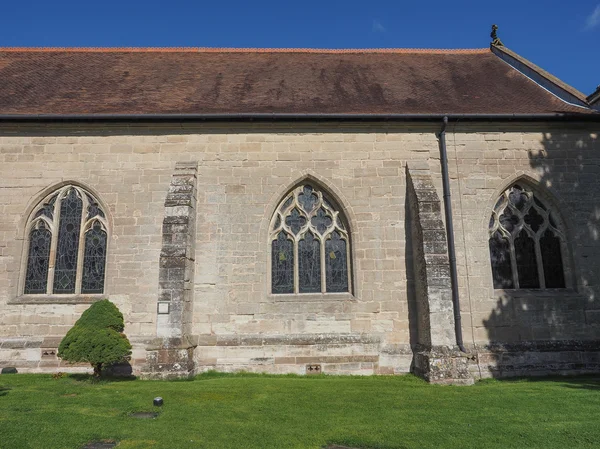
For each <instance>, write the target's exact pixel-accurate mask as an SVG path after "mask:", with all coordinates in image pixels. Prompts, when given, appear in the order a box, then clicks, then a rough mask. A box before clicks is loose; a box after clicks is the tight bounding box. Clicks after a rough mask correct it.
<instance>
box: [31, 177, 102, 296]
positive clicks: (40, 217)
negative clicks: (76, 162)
mask: <svg viewBox="0 0 600 449" xmlns="http://www.w3.org/2000/svg"><path fill="white" fill-rule="evenodd" d="M31 217H32V218H31V219H30V221H29V223H28V226H27V230H28V239H27V242H28V249H27V269H26V274H25V285H24V288H23V293H24V294H26V295H31V294H94V293H103V292H104V273H105V264H106V245H107V222H106V215H105V214H104V212H103V211H102V209H101V208H100V205H99V204H98V201H97V200H96V199H95V198H94V197H93V196H92V195H91V194H90V193H88V192H86V191H85V190H84V189H82V188H81V187H78V186H74V185H67V186H64V187H61V188H60V189H58V190H56V191H54V192H53V193H51V194H50V195H48V196H47V197H46V198H44V199H43V200H42V201H41V202H40V204H38V206H36V208H35V209H34V210H33V213H32V214H31Z"/></svg>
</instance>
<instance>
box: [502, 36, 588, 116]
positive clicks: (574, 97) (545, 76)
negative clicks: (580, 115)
mask: <svg viewBox="0 0 600 449" xmlns="http://www.w3.org/2000/svg"><path fill="white" fill-rule="evenodd" d="M490 49H491V50H492V53H494V54H495V55H496V56H498V57H499V58H500V59H502V60H503V61H504V62H506V63H507V64H509V65H510V66H511V67H513V68H514V69H515V70H517V71H518V72H520V73H522V74H523V75H525V76H526V77H527V78H529V79H531V80H532V81H534V82H535V83H537V84H539V85H540V86H541V87H543V88H544V89H546V90H547V91H549V92H550V93H552V94H554V95H556V96H557V97H558V98H560V99H561V100H563V101H564V102H566V103H570V104H573V105H576V106H581V107H584V108H589V107H590V106H589V103H588V101H587V98H586V96H585V94H583V93H581V92H579V91H578V90H577V89H575V88H574V87H571V86H569V85H568V84H566V83H564V82H563V81H561V80H559V79H558V78H556V77H555V76H554V75H552V74H550V73H548V72H547V71H545V70H544V69H542V68H541V67H538V66H537V65H535V64H534V63H532V62H531V61H529V60H527V59H525V58H523V57H522V56H520V55H518V54H517V53H515V52H514V51H512V50H510V49H508V48H506V47H500V46H496V45H490Z"/></svg>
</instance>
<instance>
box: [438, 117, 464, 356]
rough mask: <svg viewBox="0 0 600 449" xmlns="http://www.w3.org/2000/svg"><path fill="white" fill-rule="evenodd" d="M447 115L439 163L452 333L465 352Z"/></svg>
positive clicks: (441, 132) (440, 134)
mask: <svg viewBox="0 0 600 449" xmlns="http://www.w3.org/2000/svg"><path fill="white" fill-rule="evenodd" d="M447 125H448V117H447V116H446V117H444V122H443V124H442V130H441V131H440V133H439V138H440V163H441V165H442V184H443V189H444V215H445V217H446V234H448V259H449V260H450V283H451V286H452V305H453V306H454V333H455V334H456V345H457V346H458V348H459V349H460V350H461V351H462V352H467V350H466V349H465V346H464V344H463V336H462V324H461V316H460V299H459V297H458V273H457V270H456V249H455V248H454V225H453V224H452V204H451V202H450V179H449V176H448V154H447V152H446V126H447Z"/></svg>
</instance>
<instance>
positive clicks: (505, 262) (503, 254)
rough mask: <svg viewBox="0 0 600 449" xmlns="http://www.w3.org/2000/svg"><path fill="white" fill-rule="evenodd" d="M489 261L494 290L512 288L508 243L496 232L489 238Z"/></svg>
mask: <svg viewBox="0 0 600 449" xmlns="http://www.w3.org/2000/svg"><path fill="white" fill-rule="evenodd" d="M490 259H491V261H492V277H493V279H494V288H514V282H513V275H512V263H511V260H510V243H509V241H508V239H506V238H504V237H502V234H500V232H498V231H496V232H494V235H492V237H491V238H490Z"/></svg>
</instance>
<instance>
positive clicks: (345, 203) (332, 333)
mask: <svg viewBox="0 0 600 449" xmlns="http://www.w3.org/2000/svg"><path fill="white" fill-rule="evenodd" d="M453 126H454V125H453V124H451V125H450V126H449V128H448V137H447V139H448V154H449V159H450V175H451V178H452V179H451V188H452V193H453V209H454V212H455V220H454V223H455V228H456V236H455V237H456V241H457V257H458V263H459V275H460V279H459V280H460V292H461V298H462V313H463V320H462V321H463V327H464V329H463V332H464V334H465V341H466V342H467V343H470V344H471V346H472V347H473V348H476V349H477V348H478V345H479V346H482V347H483V346H485V344H486V343H487V342H488V341H490V340H495V339H500V340H506V341H509V340H510V341H513V340H514V339H513V337H512V336H513V335H514V334H513V332H512V330H510V331H506V327H507V325H505V324H500V323H506V320H508V322H509V323H510V324H509V325H508V327H512V328H514V327H523V328H524V327H525V326H523V325H522V324H519V323H520V321H519V320H521V321H522V320H523V316H525V315H524V314H523V313H521V312H522V309H519V310H517V309H518V306H517V305H516V304H517V302H515V301H514V300H512V299H506V298H508V296H506V295H508V293H506V292H503V293H502V295H504V296H499V295H500V293H498V292H497V291H494V290H493V286H492V281H491V270H490V265H489V250H488V248H487V223H488V220H489V211H490V210H491V209H490V208H491V207H492V206H493V203H494V202H495V200H494V197H495V195H497V194H498V193H499V192H500V191H501V189H503V188H504V187H505V186H506V185H507V183H509V182H511V180H512V179H514V177H515V176H516V175H518V174H519V173H522V174H526V175H528V176H530V177H531V178H532V179H538V180H540V181H541V182H542V184H544V185H546V184H549V186H550V187H549V189H550V191H551V192H553V194H554V193H556V197H557V198H559V199H560V202H561V203H560V204H561V207H562V205H565V209H564V212H563V210H562V209H561V213H562V214H563V215H564V216H565V217H568V222H569V223H570V235H571V239H572V242H573V255H572V258H573V270H572V273H573V279H574V288H573V289H572V290H570V291H569V292H557V293H556V294H554V292H552V294H550V295H548V294H546V297H548V296H550V299H549V300H548V301H544V300H543V298H541V297H540V296H539V294H538V295H537V296H536V295H534V297H535V298H538V301H537V302H535V301H533V300H531V301H530V300H528V301H529V302H528V303H527V304H528V307H529V308H528V309H527V311H528V312H531V311H532V310H533V309H532V308H533V307H534V303H535V304H536V305H535V307H537V308H549V310H547V311H546V309H544V310H545V311H546V312H547V313H546V312H545V315H544V316H546V317H547V316H555V315H557V314H558V309H556V312H555V313H554V312H552V309H553V307H554V306H552V305H551V304H553V303H554V304H557V306H556V307H558V304H561V305H562V304H567V305H566V306H564V311H568V313H572V315H571V318H569V320H568V323H567V324H565V325H562V326H554V325H552V324H551V323H549V322H548V319H547V318H540V317H539V316H540V315H539V314H536V313H533V312H531V313H529V314H528V315H527V316H529V317H530V318H528V320H540V323H539V326H538V328H539V329H538V331H536V332H537V334H535V335H533V336H532V337H533V338H534V339H541V338H554V337H553V336H555V335H558V334H555V333H554V332H555V331H556V332H558V329H559V328H560V332H561V333H560V335H563V336H564V338H587V339H593V338H597V335H598V327H597V325H596V324H594V323H596V322H597V320H598V316H599V312H598V309H599V308H598V307H597V299H596V298H597V295H598V293H600V292H598V285H597V283H598V279H597V275H596V274H595V272H594V269H593V265H594V264H596V266H598V262H600V260H599V258H600V251H598V242H597V238H596V236H595V235H596V234H595V232H596V229H595V225H596V221H597V218H595V217H596V215H598V216H600V214H598V212H597V211H596V199H595V195H596V192H597V189H598V187H596V186H597V185H598V183H595V180H596V179H597V172H596V167H598V164H597V160H596V156H595V154H594V151H595V150H596V152H597V150H598V138H597V135H596V134H593V133H591V132H590V131H589V129H587V128H582V129H572V128H571V129H568V128H564V127H563V128H560V129H557V130H556V131H553V130H552V125H550V124H538V125H535V126H533V125H532V127H529V128H528V127H527V126H525V125H514V124H513V125H510V126H509V125H506V124H497V125H493V124H488V125H486V126H485V127H483V126H482V127H475V126H474V125H469V126H467V125H461V126H460V127H459V126H456V127H454V128H453ZM507 128H510V129H507ZM438 131H439V126H437V124H422V125H418V124H350V123H347V124H344V123H328V124H318V123H312V124H308V123H305V124H297V123H295V124H286V123H281V124H247V125H246V124H206V125H193V124H170V125H161V124H152V125H141V124H140V125H115V124H112V125H111V124H87V125H85V124H81V125H59V124H54V125H44V126H40V125H35V124H31V125H8V124H3V125H2V127H1V128H0V212H1V214H0V311H1V313H0V364H6V363H8V361H12V362H13V363H14V364H17V361H18V362H19V363H20V364H21V366H23V367H24V368H25V369H30V370H38V369H46V368H47V367H49V366H56V365H57V364H58V363H59V362H58V361H57V360H51V361H44V360H42V355H41V354H42V352H41V350H40V348H41V347H42V346H48V345H51V344H53V343H52V342H55V341H56V339H57V338H60V336H62V335H64V333H66V331H67V330H68V329H69V328H70V326H71V325H72V324H73V323H74V321H75V320H76V319H77V318H78V316H79V315H80V314H81V312H82V311H83V310H85V308H86V307H87V306H88V303H86V302H85V298H78V299H76V300H73V301H67V300H65V301H62V303H57V301H56V300H54V299H53V298H51V297H47V298H42V299H40V301H38V303H36V304H31V303H27V304H25V303H22V301H21V302H19V297H20V292H19V291H18V285H19V279H20V276H23V275H24V274H23V269H22V264H23V260H24V254H23V247H24V245H23V244H24V240H23V239H24V238H25V232H24V228H25V225H26V221H27V215H28V211H30V210H31V208H32V207H34V205H35V204H36V203H37V201H39V200H40V199H41V197H43V196H44V194H46V193H47V192H48V191H49V189H51V188H52V187H55V186H57V185H59V184H61V183H67V182H72V181H73V182H78V183H81V185H84V186H86V187H88V188H89V189H90V190H91V191H93V192H94V193H95V194H96V195H97V197H98V198H99V199H100V200H101V201H102V203H103V205H104V206H105V209H106V210H107V213H108V217H107V218H108V221H109V225H110V227H111V233H110V235H111V239H110V242H109V245H108V255H107V274H106V276H107V280H106V289H105V296H106V297H108V298H109V299H111V300H112V301H114V302H115V303H116V304H117V305H118V306H119V308H120V309H121V310H122V311H123V313H124V315H125V317H126V329H125V332H126V333H127V334H128V335H129V336H130V339H131V340H132V342H133V343H134V357H133V365H134V369H136V367H140V366H142V365H143V363H145V349H146V347H148V345H149V344H151V342H152V341H153V340H154V339H155V337H156V335H157V334H156V332H157V331H156V329H157V301H158V286H159V258H160V253H161V247H162V225H163V219H164V211H165V199H166V196H167V193H168V191H169V185H170V182H171V179H172V176H173V173H174V170H175V166H176V164H177V163H185V162H192V161H197V163H198V171H197V194H196V197H197V205H196V235H195V275H194V285H193V298H194V299H193V302H194V303H193V307H192V310H193V314H192V316H191V322H190V326H189V327H190V337H191V340H192V342H193V344H194V347H195V350H194V360H195V362H196V369H197V370H202V369H209V368H217V369H224V370H232V369H240V368H245V369H256V370H264V371H273V372H283V371H295V372H299V371H302V370H303V369H304V367H305V365H307V364H310V363H320V364H322V366H323V367H324V369H326V370H330V371H331V372H357V373H373V372H375V373H398V372H406V371H408V370H409V368H410V364H411V361H412V351H411V343H412V342H413V341H414V333H415V332H416V328H415V326H414V323H413V321H414V320H413V319H412V317H411V316H410V313H409V308H410V303H411V298H412V296H411V295H413V294H414V292H413V291H412V290H411V289H412V286H411V284H412V280H411V278H410V274H409V273H410V270H409V269H408V268H407V265H410V263H411V262H410V256H411V242H410V235H407V229H406V223H405V222H406V207H407V204H406V190H407V188H406V187H407V186H406V175H405V167H406V165H407V163H409V162H418V163H421V164H425V165H427V166H429V168H430V171H431V175H432V179H433V182H434V184H435V186H436V188H437V189H438V196H440V197H441V178H440V175H439V173H440V170H439V150H438V142H437V137H436V135H435V133H436V132H438ZM302 179H308V180H310V181H311V182H315V183H317V184H318V185H319V186H320V187H322V188H326V189H327V191H328V192H329V193H330V194H331V196H333V197H334V199H335V200H336V201H337V202H338V203H339V204H340V206H341V207H342V209H343V211H344V213H345V215H346V217H347V219H348V222H349V226H350V232H351V239H352V240H351V241H352V273H351V274H352V284H353V293H352V294H351V295H350V294H341V295H331V296H328V297H323V296H322V295H296V296H294V295H291V296H290V297H288V298H283V299H282V298H276V297H274V296H273V295H271V294H270V292H269V291H270V286H269V285H268V269H269V267H268V253H269V251H270V248H269V244H268V224H269V220H270V218H271V216H272V214H273V212H274V209H275V207H276V206H277V204H278V203H279V201H280V200H281V199H282V197H283V195H284V194H285V193H286V192H287V191H289V189H291V188H292V187H293V186H294V185H296V183H298V182H300V181H301V180H302ZM542 296H543V295H542ZM503 298H504V299H503ZM565 298H566V299H565ZM565 301H566V302H565ZM506 304H510V307H511V308H512V309H511V310H513V312H512V315H510V317H509V314H507V313H506V307H505V306H506ZM582 310H583V312H582ZM517 312H518V313H517ZM552 313H554V315H552ZM498 315H501V316H502V321H501V320H498V319H497V316H498ZM528 322H529V321H528ZM575 322H577V323H578V326H572V325H571V324H572V323H575ZM544 328H545V329H547V332H546V333H544V331H543V329H544ZM507 333H508V334H509V335H506V334H507ZM549 336H550V337H549ZM525 337H527V338H530V337H528V336H526V335H525V334H523V338H525ZM519 338H521V337H519ZM561 338H563V337H561ZM44 342H46V343H44ZM328 357H330V358H328ZM45 360H47V359H45ZM475 369H476V370H479V366H478V365H476V368H475Z"/></svg>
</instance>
